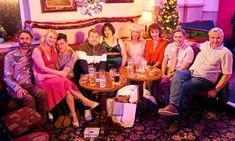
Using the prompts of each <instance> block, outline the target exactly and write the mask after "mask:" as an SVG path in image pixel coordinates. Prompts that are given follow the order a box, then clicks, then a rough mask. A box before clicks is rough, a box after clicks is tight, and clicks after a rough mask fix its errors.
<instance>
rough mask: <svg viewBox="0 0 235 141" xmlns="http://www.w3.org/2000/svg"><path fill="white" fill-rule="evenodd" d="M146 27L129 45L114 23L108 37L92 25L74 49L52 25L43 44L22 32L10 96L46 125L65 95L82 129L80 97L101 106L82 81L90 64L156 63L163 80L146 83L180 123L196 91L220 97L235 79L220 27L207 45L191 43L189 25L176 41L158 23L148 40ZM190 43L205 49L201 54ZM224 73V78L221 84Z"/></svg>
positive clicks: (9, 60) (9, 73) (10, 64)
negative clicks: (144, 35)
mask: <svg viewBox="0 0 235 141" xmlns="http://www.w3.org/2000/svg"><path fill="white" fill-rule="evenodd" d="M141 31H142V30H141V28H140V27H139V26H137V25H134V26H133V27H132V28H131V29H130V39H129V40H128V41H126V42H125V43H124V41H122V40H121V39H120V38H116V37H115V36H114V34H115V28H114V26H113V25H112V24H111V23H105V24H104V25H103V28H102V31H101V33H102V37H101V36H100V34H99V32H98V31H97V30H95V29H91V30H89V32H88V37H87V39H86V40H85V41H84V43H82V44H80V45H79V46H78V47H77V48H76V49H75V50H73V49H72V48H70V47H69V46H68V42H67V36H66V35H65V34H63V33H59V34H57V32H56V31H55V30H52V29H49V30H48V31H47V33H46V34H45V35H44V36H43V37H42V38H41V42H40V45H39V46H37V47H35V48H34V49H32V48H31V47H30V46H31V42H32V39H33V37H32V34H31V33H30V32H29V31H28V30H22V31H21V32H19V34H18V39H19V47H18V48H17V49H16V50H14V51H12V52H9V53H8V54H7V55H6V57H5V61H4V80H5V82H6V83H7V86H8V90H9V95H10V96H11V97H12V98H13V99H14V100H16V101H17V102H20V103H22V104H23V105H24V106H28V107H31V108H33V109H35V110H36V109H37V111H38V112H39V113H40V114H41V116H42V119H43V120H42V124H44V123H45V122H46V119H47V117H46V113H47V112H49V111H50V110H51V109H53V108H54V107H55V106H56V105H57V104H58V103H59V102H60V101H61V100H62V99H63V98H65V99H66V102H67V105H68V107H69V110H70V116H71V117H72V123H73V125H74V126H76V127H79V122H78V118H77V114H76V112H75V106H74V99H78V100H80V101H81V102H82V103H83V104H84V105H85V106H87V107H88V109H90V108H91V109H92V108H95V107H97V106H98V103H97V102H95V101H92V100H90V99H91V97H90V95H91V92H89V91H87V90H84V89H82V88H81V87H80V86H79V84H78V80H79V79H80V75H81V74H87V73H88V67H89V65H93V66H94V67H95V69H96V71H98V70H101V69H102V70H106V71H109V70H110V69H111V68H116V69H117V70H119V69H121V68H122V67H124V66H125V65H126V64H127V62H128V61H131V62H133V63H138V62H140V61H141V60H146V61H147V64H148V65H150V66H151V67H158V68H160V69H161V70H162V78H161V79H160V80H157V81H154V82H146V84H147V86H148V89H149V90H150V91H151V93H152V95H153V96H154V97H155V98H156V99H161V100H162V102H163V103H164V104H165V105H167V106H166V107H165V108H162V109H159V114H161V115H165V116H178V121H182V119H183V117H184V115H185V110H186V109H187V108H188V107H189V104H190V101H191V100H192V96H193V95H196V94H198V93H200V92H201V91H205V90H208V91H209V92H208V97H215V96H216V94H217V93H218V92H219V91H220V90H221V89H222V88H223V86H225V84H226V83H227V82H228V80H229V78H230V77H231V74H232V63H233V58H232V53H231V52H230V51H229V50H228V49H227V48H226V47H224V46H223V38H224V35H223V31H222V30H221V29H220V28H217V27H216V28H213V29H211V30H210V31H209V41H207V42H205V43H203V44H198V43H186V42H185V38H186V33H185V31H184V30H183V29H176V30H175V31H173V42H172V43H169V44H168V42H167V41H166V40H164V39H162V38H161V28H160V26H159V25H158V24H156V23H153V24H151V25H150V26H149V28H148V33H149V39H147V40H144V39H142V37H141ZM189 44H190V45H191V44H194V46H198V48H199V49H200V50H201V52H200V53H199V54H198V55H197V56H196V58H195V55H194V51H193V49H192V48H191V47H190V45H189ZM194 58H195V60H194ZM31 66H32V67H31ZM190 66H191V67H190ZM221 73H222V77H221V79H220V80H219V82H218V83H217V84H215V82H216V80H217V78H218V75H219V74H221ZM33 78H34V79H33ZM33 80H35V81H33ZM34 82H35V84H36V85H34ZM159 97H161V98H159ZM34 99H35V100H34ZM89 119H90V118H89ZM179 123H180V122H179Z"/></svg>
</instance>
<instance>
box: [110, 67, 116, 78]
mask: <svg viewBox="0 0 235 141" xmlns="http://www.w3.org/2000/svg"><path fill="white" fill-rule="evenodd" d="M115 74H117V69H116V68H111V69H110V70H109V75H110V77H111V79H114V76H115Z"/></svg>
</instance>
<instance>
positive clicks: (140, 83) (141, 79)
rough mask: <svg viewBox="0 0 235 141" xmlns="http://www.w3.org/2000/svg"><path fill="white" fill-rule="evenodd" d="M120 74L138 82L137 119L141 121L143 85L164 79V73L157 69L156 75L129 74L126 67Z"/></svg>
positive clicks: (145, 73)
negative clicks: (146, 82)
mask: <svg viewBox="0 0 235 141" xmlns="http://www.w3.org/2000/svg"><path fill="white" fill-rule="evenodd" d="M120 73H121V74H122V75H123V76H126V77H127V79H129V80H132V81H135V82H137V84H138V86H139V87H138V88H139V90H138V98H139V99H138V105H137V109H138V112H137V113H138V116H137V117H136V120H137V121H139V120H140V119H139V118H140V117H141V116H140V115H141V113H142V107H143V94H144V88H143V83H144V81H155V80H158V79H160V78H161V77H162V72H161V70H160V69H158V68H156V71H154V73H153V74H152V75H149V73H148V71H145V72H144V73H136V72H135V71H134V73H133V74H129V73H128V72H127V67H124V68H122V69H121V70H120Z"/></svg>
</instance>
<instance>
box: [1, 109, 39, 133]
mask: <svg viewBox="0 0 235 141" xmlns="http://www.w3.org/2000/svg"><path fill="white" fill-rule="evenodd" d="M1 120H2V122H3V123H4V125H5V127H6V128H7V129H8V130H9V131H10V133H11V134H12V135H13V136H19V135H20V134H22V133H24V132H26V131H28V130H29V129H30V128H33V127H36V126H38V125H39V124H40V121H41V116H40V114H39V113H37V112H36V111H34V110H33V109H31V108H29V107H23V108H20V109H18V110H17V111H14V112H11V113H9V114H7V115H5V116H3V117H2V118H1Z"/></svg>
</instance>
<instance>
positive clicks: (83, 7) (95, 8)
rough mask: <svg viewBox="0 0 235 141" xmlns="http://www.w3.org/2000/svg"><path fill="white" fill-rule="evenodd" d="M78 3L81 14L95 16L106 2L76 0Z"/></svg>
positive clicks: (99, 0)
mask: <svg viewBox="0 0 235 141" xmlns="http://www.w3.org/2000/svg"><path fill="white" fill-rule="evenodd" d="M76 4H77V6H78V7H79V9H80V12H81V14H83V15H86V14H88V15H90V16H93V15H94V14H99V13H100V12H101V11H102V5H104V4H105V1H104V0H76Z"/></svg>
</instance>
